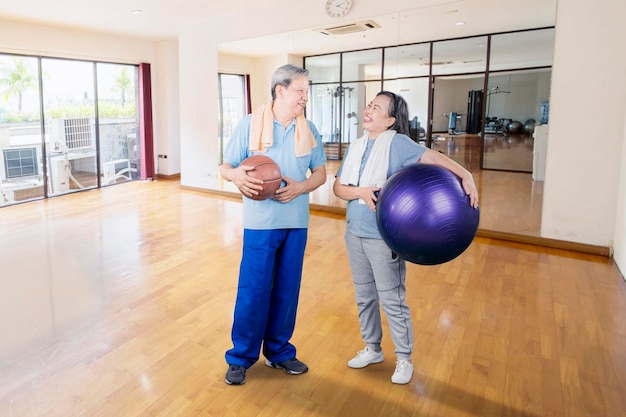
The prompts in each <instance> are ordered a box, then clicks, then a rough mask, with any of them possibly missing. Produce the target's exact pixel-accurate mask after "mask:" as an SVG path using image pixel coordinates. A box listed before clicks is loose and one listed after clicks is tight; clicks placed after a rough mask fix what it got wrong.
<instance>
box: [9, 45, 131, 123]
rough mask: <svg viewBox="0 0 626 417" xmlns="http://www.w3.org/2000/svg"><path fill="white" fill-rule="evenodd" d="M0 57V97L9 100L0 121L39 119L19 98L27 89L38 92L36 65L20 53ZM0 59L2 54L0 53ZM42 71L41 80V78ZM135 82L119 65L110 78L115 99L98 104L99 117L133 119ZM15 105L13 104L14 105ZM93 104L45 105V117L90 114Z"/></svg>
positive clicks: (36, 113) (128, 70) (87, 115)
mask: <svg viewBox="0 0 626 417" xmlns="http://www.w3.org/2000/svg"><path fill="white" fill-rule="evenodd" d="M4 57H5V59H0V97H2V98H4V101H5V102H6V103H9V104H10V103H11V102H12V103H13V105H12V106H10V107H9V108H2V107H1V106H0V123H28V122H36V121H39V120H41V115H40V114H39V111H37V110H30V109H29V110H26V111H25V110H23V108H22V99H23V96H24V94H25V93H27V92H28V91H38V88H39V86H38V84H39V82H38V76H37V68H33V67H34V66H33V65H32V63H33V61H32V59H28V58H25V57H21V56H12V57H9V56H4ZM0 58H2V56H0ZM45 78H46V77H45V74H44V79H45ZM134 89H135V81H134V79H133V77H132V73H131V71H130V68H129V67H128V66H123V67H121V68H120V70H119V74H118V75H117V76H116V77H115V78H114V84H113V87H112V88H111V91H112V92H115V93H117V94H118V95H119V99H118V100H119V101H118V100H115V101H116V102H107V101H104V100H101V101H99V103H98V112H99V117H100V118H132V119H134V118H136V116H137V109H136V103H135V90H134ZM16 104H17V106H16ZM94 114H95V108H94V105H93V103H85V104H74V103H66V104H63V105H60V106H56V107H53V108H46V110H45V118H46V119H48V120H49V119H55V118H68V117H93V116H94Z"/></svg>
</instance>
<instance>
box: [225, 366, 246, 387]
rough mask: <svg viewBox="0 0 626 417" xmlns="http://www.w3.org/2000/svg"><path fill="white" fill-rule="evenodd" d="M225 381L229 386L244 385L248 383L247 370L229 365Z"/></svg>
mask: <svg viewBox="0 0 626 417" xmlns="http://www.w3.org/2000/svg"><path fill="white" fill-rule="evenodd" d="M224 381H225V382H226V383H227V384H228V385H243V384H245V383H246V368H244V367H243V366H237V365H228V371H226V378H225V379H224Z"/></svg>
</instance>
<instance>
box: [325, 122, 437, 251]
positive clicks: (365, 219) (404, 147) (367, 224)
mask: <svg viewBox="0 0 626 417" xmlns="http://www.w3.org/2000/svg"><path fill="white" fill-rule="evenodd" d="M374 141H375V140H369V141H368V143H367V148H365V152H364V153H363V158H362V159H361V167H360V169H359V181H360V176H361V174H363V169H364V168H365V163H366V162H367V159H368V158H369V155H370V152H371V150H372V147H373V146H374ZM426 149H427V148H426V147H425V146H423V145H420V144H417V143H415V142H413V141H412V140H411V138H409V137H408V136H406V135H401V134H396V135H395V136H394V137H393V139H392V140H391V148H390V150H389V169H388V170H387V178H389V177H390V176H391V175H392V174H394V173H395V172H397V171H399V170H401V169H402V168H404V167H406V166H408V165H410V164H413V163H415V162H417V161H419V159H420V158H421V157H422V155H423V154H424V152H426ZM348 152H350V147H348V149H346V155H347V154H348ZM343 160H344V161H345V160H346V157H345V156H344V158H343ZM342 169H343V161H342V162H341V165H340V166H339V169H338V170H337V174H336V175H335V176H337V177H339V176H341V170H342ZM358 185H359V184H357V186H358ZM346 228H347V229H348V230H349V231H350V233H352V234H353V235H355V236H357V237H362V238H371V239H382V236H381V234H380V231H379V230H378V223H377V222H376V212H375V211H372V209H370V208H369V207H368V206H367V204H362V203H359V200H358V199H356V200H350V201H348V207H347V209H346Z"/></svg>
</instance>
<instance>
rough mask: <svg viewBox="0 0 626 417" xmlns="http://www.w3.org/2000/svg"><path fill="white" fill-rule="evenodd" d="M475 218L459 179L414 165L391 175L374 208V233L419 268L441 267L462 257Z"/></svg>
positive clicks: (435, 168)
mask: <svg viewBox="0 0 626 417" xmlns="http://www.w3.org/2000/svg"><path fill="white" fill-rule="evenodd" d="M479 219H480V210H479V209H478V208H474V207H472V206H471V205H470V200H469V196H468V195H467V194H465V191H464V190H463V186H462V183H461V180H460V179H459V178H458V177H457V176H456V175H454V174H453V173H452V172H450V171H448V170H447V169H445V168H441V167H439V166H437V165H431V164H423V163H415V164H411V165H409V166H407V167H405V168H403V169H401V170H399V171H397V172H396V173H394V174H393V175H392V176H391V177H389V179H388V180H387V182H386V183H385V185H384V186H383V188H382V189H381V191H380V194H379V198H378V203H377V206H376V221H377V223H378V229H379V230H380V233H381V235H382V237H383V239H384V240H385V242H386V243H387V245H388V246H389V248H390V249H391V250H392V251H393V252H394V253H396V254H397V255H398V256H400V257H401V258H404V259H406V260H407V261H409V262H412V263H415V264H419V265H437V264H442V263H445V262H448V261H450V260H452V259H454V258H456V257H457V256H459V255H460V254H461V253H463V252H464V251H465V249H467V247H468V246H469V245H470V244H471V243H472V240H474V237H475V236H476V232H477V231H478V222H479Z"/></svg>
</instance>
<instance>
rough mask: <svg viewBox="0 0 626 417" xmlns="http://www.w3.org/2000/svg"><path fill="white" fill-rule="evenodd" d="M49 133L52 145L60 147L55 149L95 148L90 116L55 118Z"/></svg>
mask: <svg viewBox="0 0 626 417" xmlns="http://www.w3.org/2000/svg"><path fill="white" fill-rule="evenodd" d="M49 134H50V140H51V144H52V146H53V147H54V148H59V149H55V150H57V151H70V150H77V149H94V148H95V143H94V139H93V138H94V137H95V135H94V134H93V133H92V126H91V119H90V118H89V117H75V118H72V119H53V120H52V123H51V126H50V132H49ZM61 148H65V149H61Z"/></svg>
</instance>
